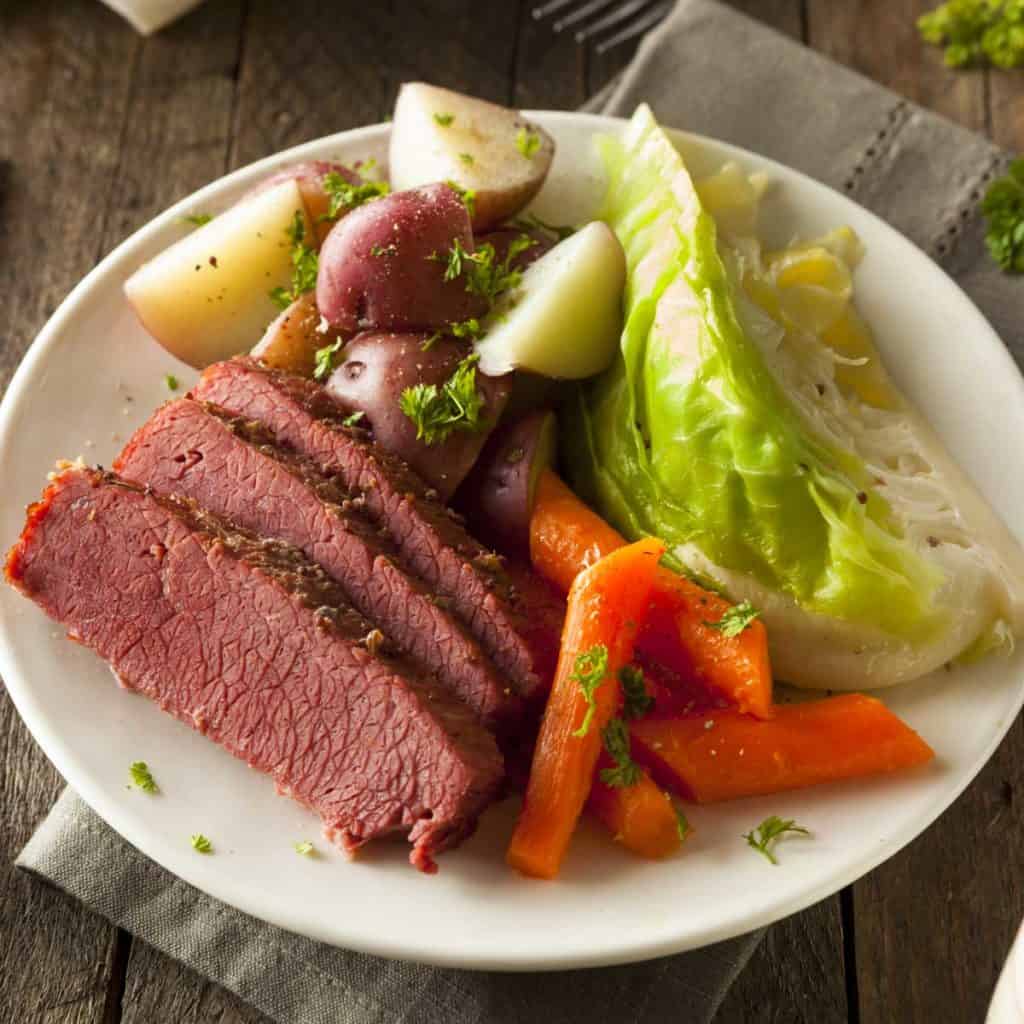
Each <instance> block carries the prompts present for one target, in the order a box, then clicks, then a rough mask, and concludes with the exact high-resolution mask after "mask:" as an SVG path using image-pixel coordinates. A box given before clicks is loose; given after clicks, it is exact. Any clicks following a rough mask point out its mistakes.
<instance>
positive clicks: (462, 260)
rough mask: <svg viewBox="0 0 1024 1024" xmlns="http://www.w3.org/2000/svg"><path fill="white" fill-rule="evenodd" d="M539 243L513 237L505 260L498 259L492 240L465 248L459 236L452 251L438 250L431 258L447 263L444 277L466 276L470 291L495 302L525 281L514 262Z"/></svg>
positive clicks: (488, 301)
mask: <svg viewBox="0 0 1024 1024" xmlns="http://www.w3.org/2000/svg"><path fill="white" fill-rule="evenodd" d="M536 244H537V243H536V242H535V241H534V240H533V239H532V238H530V237H529V235H520V236H519V237H518V238H515V239H513V240H512V243H511V245H509V247H508V251H507V252H506V253H505V258H504V259H503V260H498V257H497V252H496V251H495V249H494V246H493V245H491V243H490V242H484V243H483V244H482V245H479V246H477V248H476V249H474V250H473V252H468V251H467V250H466V249H465V248H463V245H462V242H461V241H459V239H458V238H456V239H455V240H454V241H453V243H452V247H451V248H450V249H449V250H448V255H447V257H443V256H441V255H440V254H438V253H434V254H433V255H432V256H431V257H430V258H431V259H435V260H438V261H439V262H445V261H446V266H445V269H444V280H445V281H454V280H455V279H456V278H458V277H465V280H466V291H467V292H470V293H471V294H473V295H479V296H480V297H481V298H483V299H485V300H486V302H487V304H488V305H489V306H490V305H493V304H494V300H495V299H496V298H497V297H498V296H499V295H500V294H501V293H502V292H505V291H508V290H509V289H510V288H515V287H516V286H517V285H518V284H519V282H520V281H521V280H522V276H523V275H522V274H521V273H520V271H518V270H515V269H513V267H512V261H513V260H514V259H515V258H516V257H517V256H518V255H519V254H520V253H522V252H525V251H526V250H527V249H529V248H530V247H531V246H533V245H536Z"/></svg>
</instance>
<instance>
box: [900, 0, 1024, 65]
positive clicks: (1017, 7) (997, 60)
mask: <svg viewBox="0 0 1024 1024" xmlns="http://www.w3.org/2000/svg"><path fill="white" fill-rule="evenodd" d="M917 29H918V31H919V32H920V33H921V38H922V39H923V40H924V41H925V42H926V43H932V44H934V45H935V46H942V47H944V54H943V56H944V57H945V60H946V63H947V64H948V65H949V66H950V67H953V68H962V67H969V66H978V65H983V64H992V65H993V66H994V67H997V68H1003V69H1004V70H1005V69H1008V68H1016V67H1020V65H1021V64H1022V63H1024V4H1022V3H1021V0H949V2H948V3H944V4H939V6H938V7H936V8H935V9H934V10H932V11H929V12H928V13H927V14H922V15H921V17H920V18H918V19H917Z"/></svg>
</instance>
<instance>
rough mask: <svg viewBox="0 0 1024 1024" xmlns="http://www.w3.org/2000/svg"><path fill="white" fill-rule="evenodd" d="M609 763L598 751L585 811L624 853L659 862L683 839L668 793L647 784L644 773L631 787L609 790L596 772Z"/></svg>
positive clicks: (606, 757) (673, 850) (646, 775)
mask: <svg viewBox="0 0 1024 1024" xmlns="http://www.w3.org/2000/svg"><path fill="white" fill-rule="evenodd" d="M611 764H612V760H611V758H610V757H608V755H607V754H606V753H604V752H603V751H602V753H601V757H600V758H599V759H598V762H597V767H598V774H597V775H596V776H595V777H594V782H593V785H592V786H591V788H590V798H589V799H588V801H587V809H588V810H589V811H590V812H591V813H592V814H593V815H594V816H595V817H596V818H597V819H598V820H599V821H600V822H601V823H602V824H603V825H604V827H605V828H606V829H608V831H609V832H611V834H612V836H613V837H614V838H615V839H616V840H617V841H618V842H620V843H622V845H623V846H625V847H626V849H627V850H630V851H631V852H632V853H636V854H638V855H639V856H641V857H648V858H650V859H651V860H661V859H662V858H664V857H668V856H670V855H671V854H673V853H675V852H676V850H678V849H679V846H680V843H681V842H682V835H681V834H680V833H682V834H683V835H686V834H688V832H687V831H685V830H684V828H683V826H682V825H681V823H680V819H679V817H678V815H677V814H676V810H675V808H674V807H673V806H672V800H671V798H670V797H669V795H668V793H666V792H665V791H664V790H662V789H660V788H659V787H658V786H656V785H655V784H654V782H652V781H651V777H650V776H649V775H648V774H647V773H646V772H641V775H640V779H639V781H638V782H636V783H634V784H633V785H632V786H609V785H606V784H605V783H604V782H602V781H601V776H600V771H601V769H602V768H606V767H609V766H610V765H611Z"/></svg>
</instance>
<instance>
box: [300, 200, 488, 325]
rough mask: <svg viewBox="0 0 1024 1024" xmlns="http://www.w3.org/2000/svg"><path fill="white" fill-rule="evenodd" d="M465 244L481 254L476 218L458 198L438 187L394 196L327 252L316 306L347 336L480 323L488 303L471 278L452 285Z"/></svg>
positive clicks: (355, 221) (337, 236) (370, 208)
mask: <svg viewBox="0 0 1024 1024" xmlns="http://www.w3.org/2000/svg"><path fill="white" fill-rule="evenodd" d="M456 243H458V244H459V245H460V246H461V247H462V249H463V250H464V251H466V252H472V250H473V232H472V229H471V228H470V224H469V215H468V214H467V213H466V208H465V207H464V206H463V205H462V202H461V201H460V200H459V198H458V196H457V195H456V194H455V192H453V191H452V189H450V188H449V187H448V186H447V185H444V184H435V185H428V186H426V187H424V188H417V189H410V190H408V191H405V192H392V193H391V195H389V196H385V197H384V198H383V199H378V200H376V201H374V202H372V203H367V204H366V205H365V206H360V207H359V208H358V209H356V210H353V211H352V212H351V213H350V214H348V215H347V216H346V217H345V218H344V219H343V220H341V221H339V223H338V224H337V225H336V227H335V228H334V230H333V231H332V232H331V233H330V234H329V235H328V236H327V241H326V242H324V245H323V248H322V249H321V250H320V270H319V274H318V276H317V283H316V300H317V305H318V306H319V307H320V312H321V313H323V315H324V316H325V317H326V318H327V320H328V321H329V322H330V323H331V324H333V325H334V326H336V327H338V328H340V329H341V330H345V331H351V332H353V333H354V332H355V331H358V330H367V329H369V330H377V331H410V330H412V331H419V330H425V331H431V330H434V329H436V328H439V327H443V326H444V325H446V324H449V323H453V322H460V321H463V320H467V319H469V318H470V317H479V316H482V315H483V314H484V312H485V311H486V304H485V302H484V300H483V299H481V298H480V297H479V296H477V295H473V294H471V293H469V292H468V291H466V282H465V278H464V277H462V276H459V277H456V278H454V279H453V280H450V281H446V280H445V279H444V278H445V270H446V267H447V256H448V253H449V252H450V250H451V249H452V247H453V246H454V245H455V244H456Z"/></svg>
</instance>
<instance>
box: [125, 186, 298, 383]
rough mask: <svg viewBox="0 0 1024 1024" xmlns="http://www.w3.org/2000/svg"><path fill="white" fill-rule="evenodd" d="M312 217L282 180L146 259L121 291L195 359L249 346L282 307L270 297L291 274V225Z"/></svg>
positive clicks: (162, 336) (181, 352) (186, 357)
mask: <svg viewBox="0 0 1024 1024" xmlns="http://www.w3.org/2000/svg"><path fill="white" fill-rule="evenodd" d="M296 213H298V214H299V215H300V216H301V217H302V219H303V221H304V223H305V231H306V237H307V238H312V236H313V225H312V224H311V223H310V220H309V217H308V215H307V214H306V208H305V206H304V204H303V202H302V196H301V194H300V192H299V186H298V184H297V183H296V182H295V180H294V179H290V180H288V181H283V182H281V183H280V184H278V185H275V186H274V187H273V188H271V189H267V191H266V192H262V193H260V194H259V195H255V196H252V197H251V198H250V199H248V200H247V201H246V202H244V203H239V204H238V205H236V206H232V207H231V208H230V209H229V210H226V211H225V212H224V213H222V214H221V215H220V216H219V217H215V218H214V219H213V220H211V221H210V222H209V223H208V224H204V225H203V226H202V227H201V228H198V229H197V230H196V231H193V232H192V234H190V235H186V236H185V237H184V238H182V239H180V240H179V241H177V242H175V243H174V245H172V246H171V247H170V248H169V249H165V250H164V251H163V252H162V253H160V255H159V256H157V257H156V258H155V259H152V260H150V261H149V263H146V264H144V265H143V266H141V267H140V268H139V269H138V270H137V271H135V273H134V274H132V276H131V277H130V278H128V280H127V281H126V282H125V285H124V293H125V296H126V297H127V299H128V301H129V303H131V305H132V307H133V308H134V310H135V312H136V313H137V314H138V317H139V319H140V320H141V321H142V323H143V325H144V326H145V328H146V330H147V331H149V333H150V334H151V335H153V337H154V338H155V339H156V340H157V341H158V342H159V343H160V344H161V345H163V347H164V348H165V349H167V351H168V352H170V353H171V354H172V355H175V356H177V357H178V358H179V359H181V360H182V361H184V362H186V363H189V364H190V365H192V366H195V367H204V366H209V365H210V364H211V363H216V362H218V361H219V360H221V359H227V358H228V357H229V356H233V355H236V354H237V353H239V352H244V351H246V350H247V349H248V348H250V347H251V346H252V344H253V342H254V341H256V340H257V339H258V338H259V337H260V335H261V334H262V333H263V332H264V329H265V328H266V326H267V324H268V323H269V322H270V321H271V320H273V319H274V317H275V316H276V315H277V313H278V312H279V309H278V307H277V306H276V305H275V304H274V302H273V300H272V299H271V298H270V291H271V290H272V289H273V288H276V287H278V286H280V287H285V288H286V287H288V285H289V283H290V281H291V276H292V258H291V250H292V245H291V240H290V237H289V232H288V229H289V227H290V226H291V224H292V222H293V221H294V219H295V215H296Z"/></svg>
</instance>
